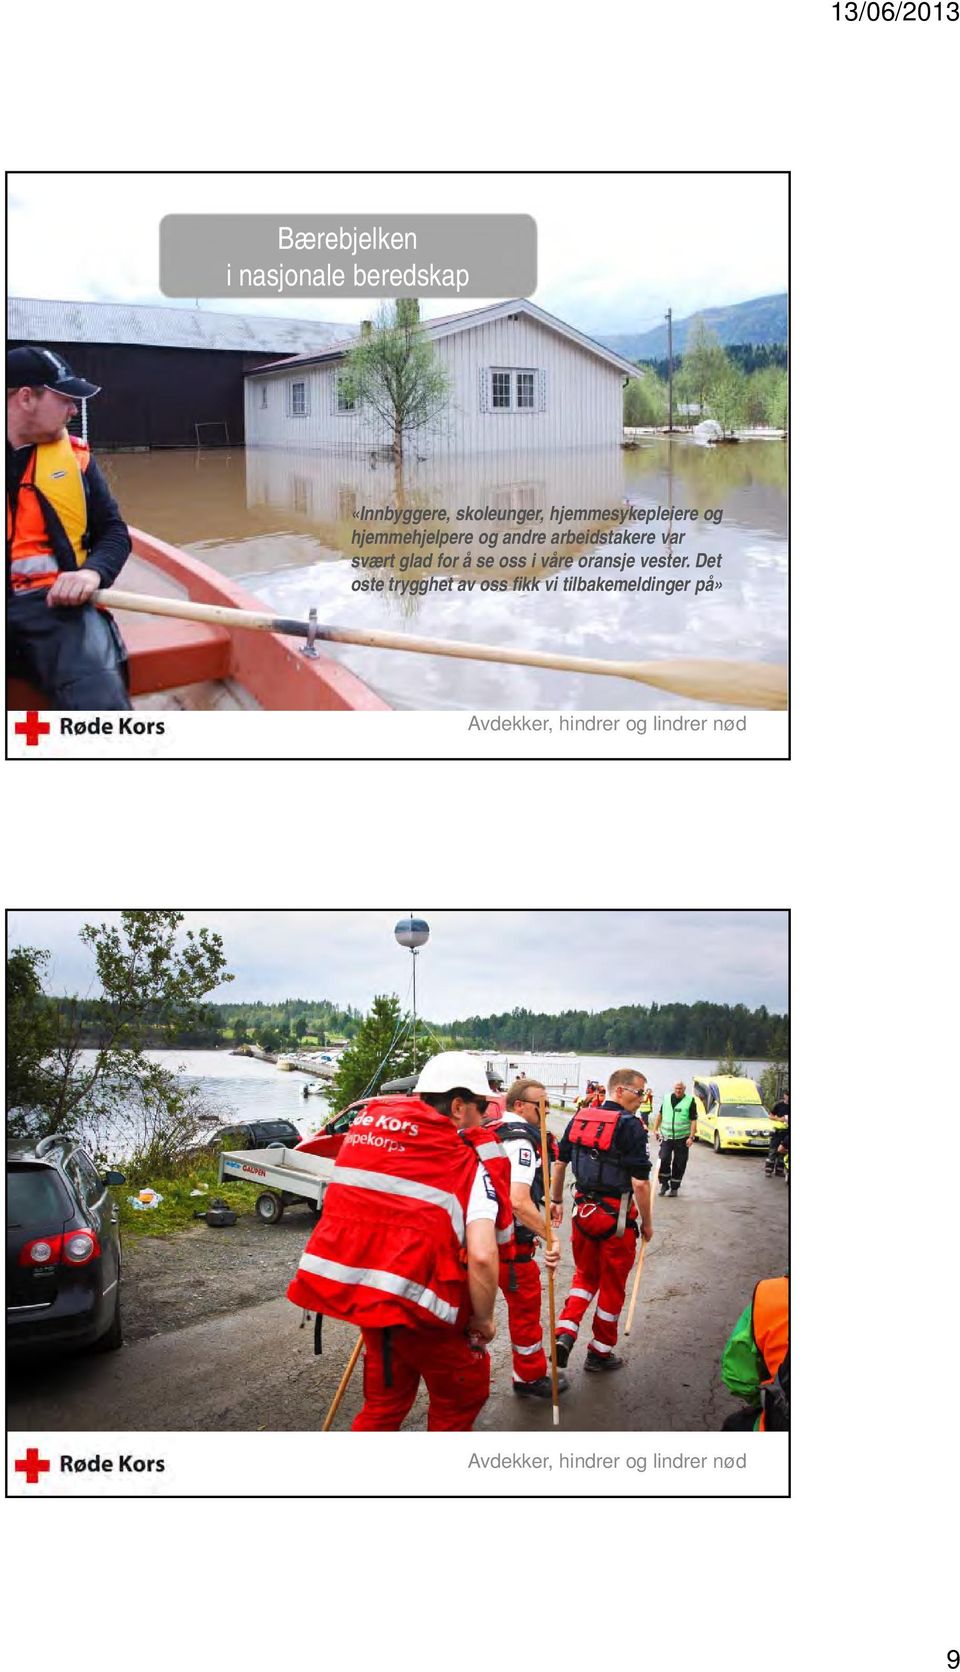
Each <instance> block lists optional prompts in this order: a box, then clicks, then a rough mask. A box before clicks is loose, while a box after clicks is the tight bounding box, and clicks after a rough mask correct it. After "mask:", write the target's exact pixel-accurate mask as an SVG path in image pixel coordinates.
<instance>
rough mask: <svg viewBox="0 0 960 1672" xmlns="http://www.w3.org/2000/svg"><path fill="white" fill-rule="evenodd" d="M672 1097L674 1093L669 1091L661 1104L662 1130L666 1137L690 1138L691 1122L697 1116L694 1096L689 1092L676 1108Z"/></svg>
mask: <svg viewBox="0 0 960 1672" xmlns="http://www.w3.org/2000/svg"><path fill="white" fill-rule="evenodd" d="M671 1099H672V1093H671V1092H669V1091H668V1092H667V1094H666V1096H665V1097H664V1099H663V1102H662V1103H661V1105H660V1131H661V1133H662V1135H663V1137H664V1138H689V1136H690V1122H691V1121H692V1120H696V1118H697V1112H696V1107H695V1105H694V1101H693V1098H692V1097H691V1096H690V1093H689V1092H688V1093H687V1095H686V1097H681V1099H680V1102H679V1103H678V1104H677V1106H676V1108H674V1106H673V1103H672V1101H671Z"/></svg>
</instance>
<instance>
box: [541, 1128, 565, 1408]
mask: <svg viewBox="0 0 960 1672" xmlns="http://www.w3.org/2000/svg"><path fill="white" fill-rule="evenodd" d="M539 1102H540V1165H541V1167H542V1168H543V1184H544V1190H543V1217H544V1219H545V1220H546V1224H547V1252H548V1253H549V1252H550V1250H551V1249H552V1247H553V1226H552V1224H551V1223H550V1146H549V1144H548V1142H547V1100H546V1098H545V1097H541V1098H540V1099H539ZM547 1294H548V1296H549V1300H550V1380H551V1383H552V1384H553V1426H554V1428H559V1427H560V1384H559V1382H558V1380H557V1303H556V1297H555V1295H554V1292H553V1267H552V1266H548V1267H547Z"/></svg>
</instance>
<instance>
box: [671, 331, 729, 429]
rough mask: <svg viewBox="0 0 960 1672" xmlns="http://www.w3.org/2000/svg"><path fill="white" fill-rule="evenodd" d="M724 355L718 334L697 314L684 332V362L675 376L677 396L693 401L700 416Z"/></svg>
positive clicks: (719, 370)
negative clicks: (685, 341) (686, 332)
mask: <svg viewBox="0 0 960 1672" xmlns="http://www.w3.org/2000/svg"><path fill="white" fill-rule="evenodd" d="M726 363H727V357H726V355H725V354H724V352H723V349H722V348H721V346H720V338H719V337H718V336H717V334H716V332H715V331H711V329H710V327H709V325H707V324H706V322H705V321H704V320H703V319H702V318H701V316H700V315H699V314H698V315H697V317H696V319H695V320H694V322H693V324H692V325H691V327H690V331H689V333H688V335H687V346H686V348H685V349H684V352H683V364H682V365H681V367H680V372H679V374H678V376H677V378H676V380H675V388H676V391H677V395H678V397H679V399H680V400H682V401H687V402H695V403H696V405H697V406H698V407H699V409H700V416H701V418H702V417H703V414H704V409H705V407H706V405H707V403H708V401H709V398H710V390H711V387H712V385H713V384H714V383H715V382H716V380H717V378H718V377H719V376H720V375H721V373H722V371H723V368H724V366H725V365H726Z"/></svg>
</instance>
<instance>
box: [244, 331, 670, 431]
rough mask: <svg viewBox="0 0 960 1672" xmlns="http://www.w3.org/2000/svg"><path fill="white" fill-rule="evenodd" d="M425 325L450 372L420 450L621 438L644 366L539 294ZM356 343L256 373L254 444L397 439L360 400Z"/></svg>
mask: <svg viewBox="0 0 960 1672" xmlns="http://www.w3.org/2000/svg"><path fill="white" fill-rule="evenodd" d="M361 329H370V327H362V328H361ZM423 330H424V331H425V332H426V334H427V335H428V336H429V337H430V339H431V341H432V342H433V343H434V345H435V348H436V352H437V355H438V356H439V358H440V359H441V361H442V362H443V364H444V366H445V367H446V369H447V371H448V373H449V376H450V395H449V400H448V402H447V404H446V407H445V410H444V412H443V413H442V414H441V416H440V417H439V418H437V419H436V420H435V421H434V423H432V424H431V425H430V426H429V429H428V430H427V431H418V432H417V433H416V435H415V436H414V437H412V438H410V441H409V445H410V446H411V450H413V449H414V448H415V450H416V452H417V454H418V455H419V456H421V457H429V456H436V455H438V454H442V453H466V454H469V453H495V452H500V451H516V450H518V449H522V450H523V451H525V452H529V451H544V452H553V451H555V450H557V449H558V448H571V447H594V446H602V445H606V446H609V445H611V444H616V443H618V442H619V441H620V440H621V439H622V436H623V386H624V383H625V382H626V380H627V378H628V377H640V376H642V373H641V372H640V371H639V369H638V368H637V367H636V366H634V365H633V364H632V363H631V362H630V361H629V360H624V359H623V358H622V357H621V356H620V355H619V354H614V353H613V352H612V350H610V349H608V348H604V347H603V346H602V344H600V343H597V342H594V341H593V339H592V338H591V337H587V336H584V334H583V332H582V331H577V330H575V329H574V327H573V326H572V325H567V324H565V323H564V321H563V320H562V319H556V318H554V316H553V315H552V314H549V313H546V312H545V311H544V309H543V308H538V307H537V306H536V305H535V303H533V302H528V301H514V302H499V303H497V304H496V305H495V306H493V307H489V308H476V309H474V310H473V311H472V312H470V313H463V314H456V315H449V316H447V317H444V318H442V319H432V320H427V321H425V322H424V325H423ZM353 340H354V341H355V340H356V339H355V338H354V339H353ZM350 346H351V342H350V340H346V341H344V342H342V343H339V344H336V345H334V346H333V347H328V348H323V349H319V350H318V351H317V352H316V353H310V354H298V355H296V356H295V357H293V358H291V359H285V360H278V361H276V362H275V363H274V364H272V365H267V366H259V367H258V368H257V369H256V370H255V371H252V372H250V373H249V374H248V376H247V378H246V403H245V432H246V439H247V446H248V447H258V446H259V447H287V448H295V449H310V448H318V449H327V448H329V449H332V450H334V451H345V452H353V451H362V450H365V449H369V448H373V447H383V446H386V445H388V444H389V442H390V439H391V438H390V434H389V431H388V430H387V428H386V427H385V426H382V425H381V424H380V423H379V421H378V420H377V419H376V418H375V417H374V416H373V415H372V414H371V413H369V412H367V411H364V410H363V408H362V407H361V408H359V409H358V408H357V406H356V405H355V404H354V403H353V402H352V400H351V394H350V388H349V380H348V379H346V378H345V377H344V362H345V357H346V354H347V352H348V350H349V348H350Z"/></svg>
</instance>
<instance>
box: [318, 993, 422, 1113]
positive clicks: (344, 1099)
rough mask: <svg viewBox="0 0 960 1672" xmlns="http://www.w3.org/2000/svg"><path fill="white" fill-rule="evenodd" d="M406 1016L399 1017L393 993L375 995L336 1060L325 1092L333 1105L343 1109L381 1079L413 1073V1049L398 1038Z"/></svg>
mask: <svg viewBox="0 0 960 1672" xmlns="http://www.w3.org/2000/svg"><path fill="white" fill-rule="evenodd" d="M406 1020H407V1018H406V1016H404V1017H403V1018H402V1019H401V1014H400V1001H399V999H398V998H397V996H396V994H391V995H390V996H389V997H388V995H387V994H386V993H379V994H378V995H377V997H376V998H375V999H374V1001H373V1008H372V1009H371V1011H370V1014H369V1016H367V1017H366V1018H365V1020H364V1021H363V1022H361V1024H360V1031H359V1033H358V1034H357V1037H356V1039H355V1040H354V1042H353V1044H352V1045H351V1046H350V1047H349V1049H348V1050H346V1051H344V1053H343V1056H342V1057H341V1058H340V1061H339V1063H338V1064H337V1075H336V1079H335V1080H333V1082H332V1083H331V1086H330V1090H329V1092H328V1094H327V1095H328V1097H329V1099H330V1103H331V1105H332V1107H333V1108H334V1109H337V1110H340V1109H345V1108H346V1107H347V1104H348V1103H353V1102H355V1101H356V1099H357V1098H358V1097H362V1096H363V1095H364V1093H368V1094H369V1095H372V1093H373V1092H375V1091H376V1090H377V1089H378V1088H379V1086H380V1085H381V1083H382V1082H383V1081H384V1080H399V1079H401V1078H402V1076H403V1075H404V1074H412V1073H413V1052H412V1050H411V1049H410V1046H409V1044H408V1043H407V1041H406V1039H405V1038H404V1039H400V1035H401V1034H403V1033H404V1027H403V1025H402V1024H403V1023H405V1022H406ZM398 1039H399V1040H400V1042H399V1043H398Z"/></svg>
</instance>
